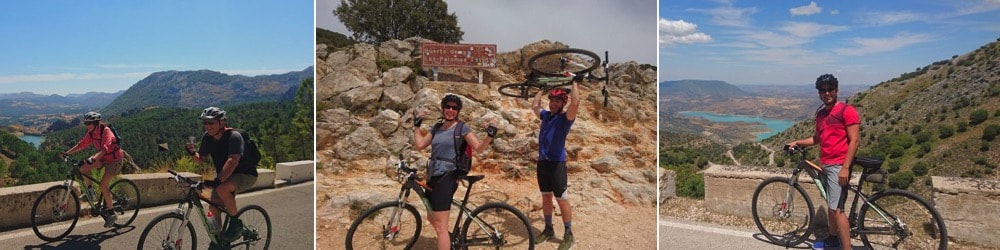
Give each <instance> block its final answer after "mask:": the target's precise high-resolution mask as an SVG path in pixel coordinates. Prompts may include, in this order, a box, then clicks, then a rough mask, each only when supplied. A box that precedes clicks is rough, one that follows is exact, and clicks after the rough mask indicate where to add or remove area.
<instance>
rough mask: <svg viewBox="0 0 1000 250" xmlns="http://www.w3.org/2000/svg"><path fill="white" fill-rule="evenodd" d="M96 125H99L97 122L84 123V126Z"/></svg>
mask: <svg viewBox="0 0 1000 250" xmlns="http://www.w3.org/2000/svg"><path fill="white" fill-rule="evenodd" d="M94 124H97V122H83V125H94Z"/></svg>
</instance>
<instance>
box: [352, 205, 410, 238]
mask: <svg viewBox="0 0 1000 250" xmlns="http://www.w3.org/2000/svg"><path fill="white" fill-rule="evenodd" d="M420 226H421V223H420V214H419V213H417V208H415V207H413V205H410V204H408V203H402V204H400V202H398V201H392V202H385V203H381V204H378V205H375V206H374V207H372V208H369V209H368V210H365V211H364V212H362V213H361V216H358V218H357V219H355V220H354V222H353V223H351V227H350V229H348V230H347V242H346V243H345V244H346V245H345V246H346V247H347V249H348V250H350V249H410V248H412V247H413V244H414V243H416V242H417V238H419V237H420Z"/></svg>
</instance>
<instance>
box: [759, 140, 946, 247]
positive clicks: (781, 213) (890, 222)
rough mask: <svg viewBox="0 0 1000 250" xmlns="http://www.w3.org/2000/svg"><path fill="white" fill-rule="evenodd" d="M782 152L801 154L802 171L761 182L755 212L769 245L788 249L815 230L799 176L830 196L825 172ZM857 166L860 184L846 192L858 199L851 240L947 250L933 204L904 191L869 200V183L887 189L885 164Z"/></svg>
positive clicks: (869, 160)
mask: <svg viewBox="0 0 1000 250" xmlns="http://www.w3.org/2000/svg"><path fill="white" fill-rule="evenodd" d="M784 150H785V152H786V153H788V154H789V155H790V157H792V158H793V159H795V158H796V153H798V154H799V156H798V157H797V158H798V159H795V162H797V163H798V166H797V167H796V168H795V170H793V171H792V174H791V176H790V177H771V178H768V179H765V180H764V181H763V182H761V184H760V185H758V186H757V189H756V190H754V193H753V201H752V202H753V204H752V211H753V220H754V223H755V224H757V228H758V229H759V230H760V232H761V233H762V234H763V235H764V236H765V237H767V239H768V240H770V241H771V242H774V243H777V244H781V245H784V246H786V247H790V246H795V245H798V244H799V243H801V242H803V241H805V240H806V239H807V238H808V237H809V234H811V233H812V230H813V226H814V225H813V223H812V216H813V212H814V211H815V210H814V208H813V204H812V200H811V199H810V198H809V195H808V194H806V192H805V189H804V188H803V187H802V186H801V185H800V184H799V181H798V179H799V175H800V174H801V173H802V172H803V171H805V172H806V173H807V174H808V175H809V177H811V178H812V179H813V182H814V183H815V184H816V187H817V188H818V189H819V193H820V194H821V195H822V196H823V197H824V198H826V197H827V192H826V189H825V188H824V187H823V185H824V183H822V182H821V181H819V177H818V174H823V169H822V168H821V167H819V166H818V165H816V164H815V163H813V162H810V161H809V160H806V150H805V148H802V147H799V146H794V147H788V146H785V149H784ZM853 165H860V166H861V167H862V168H863V169H864V170H863V171H862V173H861V176H860V180H859V181H858V184H856V185H855V184H850V185H848V187H847V189H846V190H845V191H844V192H848V191H849V192H850V193H853V194H854V201H853V203H851V208H850V210H851V211H850V214H849V216H848V221H849V223H850V232H851V238H854V237H858V236H860V238H861V241H862V243H864V245H865V247H867V248H869V249H878V248H886V247H888V248H893V249H947V248H948V233H947V230H946V228H945V225H944V221H943V220H942V218H941V215H940V214H938V211H937V210H936V209H935V208H934V206H933V205H931V203H929V202H927V201H926V200H924V199H923V198H921V197H920V196H919V195H917V194H915V193H913V192H910V191H906V190H899V189H886V190H882V191H875V192H874V193H869V194H866V193H865V192H864V191H863V190H864V189H863V188H862V186H863V184H864V183H865V182H871V183H872V184H873V185H874V184H885V182H886V172H885V170H882V169H881V168H880V167H881V165H882V159H879V158H873V157H861V158H857V159H856V160H855V161H854V162H853ZM796 194H797V195H796ZM800 201H804V202H805V207H801V204H802V203H801V202H800ZM859 201H860V202H861V207H860V210H859V207H858V205H859ZM820 214H826V212H822V213H820ZM931 247H933V248H931Z"/></svg>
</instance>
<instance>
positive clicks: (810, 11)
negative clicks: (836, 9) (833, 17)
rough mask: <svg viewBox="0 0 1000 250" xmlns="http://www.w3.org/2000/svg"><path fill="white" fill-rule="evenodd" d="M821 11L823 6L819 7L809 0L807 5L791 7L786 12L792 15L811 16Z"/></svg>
mask: <svg viewBox="0 0 1000 250" xmlns="http://www.w3.org/2000/svg"><path fill="white" fill-rule="evenodd" d="M822 11H823V8H822V7H819V5H817V4H816V2H815V1H812V2H809V5H806V6H799V7H795V8H791V9H789V10H788V13H791V14H792V16H811V15H814V14H817V13H820V12H822Z"/></svg>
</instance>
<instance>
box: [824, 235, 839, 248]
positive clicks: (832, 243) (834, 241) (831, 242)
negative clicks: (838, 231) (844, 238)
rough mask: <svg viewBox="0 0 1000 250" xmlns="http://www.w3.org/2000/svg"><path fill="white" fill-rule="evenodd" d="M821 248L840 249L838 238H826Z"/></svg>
mask: <svg viewBox="0 0 1000 250" xmlns="http://www.w3.org/2000/svg"><path fill="white" fill-rule="evenodd" d="M823 247H840V237H837V236H832V235H831V236H827V237H826V239H824V240H823Z"/></svg>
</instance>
